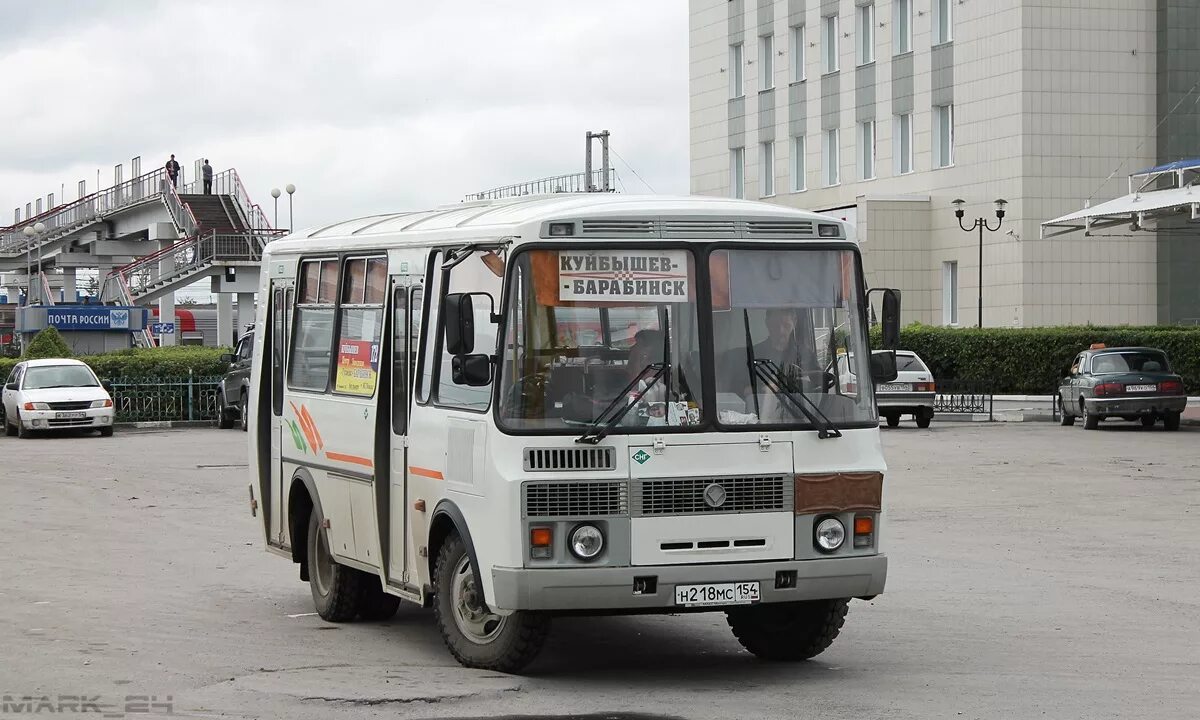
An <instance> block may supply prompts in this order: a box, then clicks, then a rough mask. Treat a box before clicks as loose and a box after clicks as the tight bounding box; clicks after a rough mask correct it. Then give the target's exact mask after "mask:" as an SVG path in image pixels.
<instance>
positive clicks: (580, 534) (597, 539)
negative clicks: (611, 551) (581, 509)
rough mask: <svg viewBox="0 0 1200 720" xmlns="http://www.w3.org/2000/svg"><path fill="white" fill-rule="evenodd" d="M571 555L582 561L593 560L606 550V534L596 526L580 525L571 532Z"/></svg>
mask: <svg viewBox="0 0 1200 720" xmlns="http://www.w3.org/2000/svg"><path fill="white" fill-rule="evenodd" d="M570 547H571V554H572V555H574V556H575V557H577V558H579V559H580V560H591V559H593V558H595V557H596V556H597V555H599V554H600V551H601V550H603V549H604V533H602V532H600V528H598V527H596V526H595V525H580V526H579V527H577V528H575V529H574V530H572V531H571V543H570Z"/></svg>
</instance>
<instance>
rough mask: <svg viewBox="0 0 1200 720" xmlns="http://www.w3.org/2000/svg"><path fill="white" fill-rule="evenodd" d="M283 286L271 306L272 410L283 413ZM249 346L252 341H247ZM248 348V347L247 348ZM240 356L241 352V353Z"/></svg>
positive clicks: (285, 312)
mask: <svg viewBox="0 0 1200 720" xmlns="http://www.w3.org/2000/svg"><path fill="white" fill-rule="evenodd" d="M283 300H284V295H283V288H276V289H275V297H274V305H273V307H272V308H271V340H270V342H271V412H273V413H274V414H276V415H282V414H283V367H284V358H283V354H284V351H283V349H284V348H285V347H287V346H286V345H284V342H285V340H284V331H283V327H284V317H285V316H286V315H287V310H285V309H284V307H283ZM246 345H247V346H249V345H250V343H248V342H247V343H246ZM247 349H248V348H247ZM239 357H240V353H239Z"/></svg>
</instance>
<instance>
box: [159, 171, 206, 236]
mask: <svg viewBox="0 0 1200 720" xmlns="http://www.w3.org/2000/svg"><path fill="white" fill-rule="evenodd" d="M163 203H164V204H165V205H166V206H167V212H169V213H170V214H171V220H173V221H174V222H175V227H177V228H179V230H180V231H181V232H182V233H183V235H184V237H191V236H192V235H195V234H196V230H198V229H199V227H200V224H199V223H198V222H196V216H195V215H194V214H193V213H192V208H191V207H189V206H188V204H187V203H185V202H183V201H182V200H180V199H179V191H178V190H177V189H176V188H175V187H173V186H172V185H171V184H170V183H167V185H166V187H165V188H163Z"/></svg>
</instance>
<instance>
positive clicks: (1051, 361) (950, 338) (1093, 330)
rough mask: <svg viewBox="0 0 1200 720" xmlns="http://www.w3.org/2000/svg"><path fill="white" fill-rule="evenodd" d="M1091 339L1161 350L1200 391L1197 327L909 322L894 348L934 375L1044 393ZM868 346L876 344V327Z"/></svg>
mask: <svg viewBox="0 0 1200 720" xmlns="http://www.w3.org/2000/svg"><path fill="white" fill-rule="evenodd" d="M1092 343H1104V344H1105V345H1108V346H1109V347H1119V346H1127V345H1141V346H1147V347H1154V348H1159V349H1160V350H1163V351H1165V352H1166V353H1167V357H1168V358H1169V359H1170V362H1171V366H1172V369H1173V370H1174V371H1175V372H1176V373H1179V374H1180V375H1181V376H1183V382H1184V385H1186V387H1187V390H1188V392H1189V393H1191V394H1200V327H1182V326H1169V327H1090V326H1073V327H1048V328H983V329H978V328H944V327H932V326H929V325H920V324H914V325H910V326H908V327H906V328H903V329H902V330H901V331H900V349H902V350H912V351H913V352H915V353H917V354H918V355H920V356H921V358H922V359H924V360H925V362H926V363H927V364H928V365H929V369H930V370H931V371H933V376H934V377H935V378H936V379H937V380H939V381H945V380H961V381H964V382H970V383H972V384H978V385H980V386H981V387H982V388H985V389H987V390H990V391H991V392H994V393H997V394H1014V395H1048V394H1052V393H1053V392H1054V391H1055V389H1056V388H1057V387H1058V383H1059V380H1061V379H1062V377H1063V374H1064V373H1065V371H1066V369H1067V368H1068V367H1069V366H1070V364H1071V361H1072V360H1073V359H1074V358H1075V355H1077V354H1078V353H1079V352H1080V351H1081V350H1086V349H1087V347H1088V346H1089V345H1091V344H1092ZM871 346H872V347H880V344H879V332H878V328H875V329H873V330H872V337H871Z"/></svg>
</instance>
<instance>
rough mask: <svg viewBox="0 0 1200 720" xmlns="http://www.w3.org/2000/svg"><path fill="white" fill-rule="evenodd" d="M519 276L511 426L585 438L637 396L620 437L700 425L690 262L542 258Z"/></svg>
mask: <svg viewBox="0 0 1200 720" xmlns="http://www.w3.org/2000/svg"><path fill="white" fill-rule="evenodd" d="M513 272H514V276H513V283H512V285H511V295H510V297H511V300H510V302H509V303H508V306H509V307H508V312H509V317H508V323H507V331H506V336H507V337H506V338H505V341H504V344H503V346H502V348H501V354H502V360H501V365H502V372H501V385H500V404H499V408H500V410H499V411H500V421H501V423H502V424H504V425H506V426H508V427H511V428H513V429H515V430H546V429H557V430H571V431H576V432H581V431H582V430H583V429H584V428H587V427H588V426H590V425H592V424H593V423H594V422H596V421H597V420H599V419H601V416H602V414H604V413H605V411H606V409H608V414H610V415H611V414H612V411H613V410H615V409H618V408H619V405H620V404H622V403H625V402H627V401H628V400H629V399H630V398H633V397H636V398H637V400H636V407H634V408H631V409H630V411H629V412H627V413H625V414H624V417H622V418H621V419H620V421H619V423H618V424H617V426H616V427H615V428H614V430H613V431H614V432H621V431H622V429H624V428H633V427H662V428H664V429H668V430H669V429H672V428H675V429H683V428H686V427H687V426H689V425H696V424H698V423H699V422H700V419H701V417H702V413H701V406H700V404H701V395H702V391H701V380H700V340H699V327H698V325H699V321H698V316H697V311H696V292H697V289H698V288H697V286H696V281H695V275H696V273H695V256H694V255H693V253H692V252H690V251H687V250H661V249H655V250H651V249H644V248H633V247H629V248H620V249H611V250H608V249H606V250H565V249H564V250H533V251H530V252H526V253H521V254H520V255H518V256H517V259H516V263H515V267H514V269H513ZM659 369H662V370H663V371H662V372H656V370H659Z"/></svg>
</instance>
